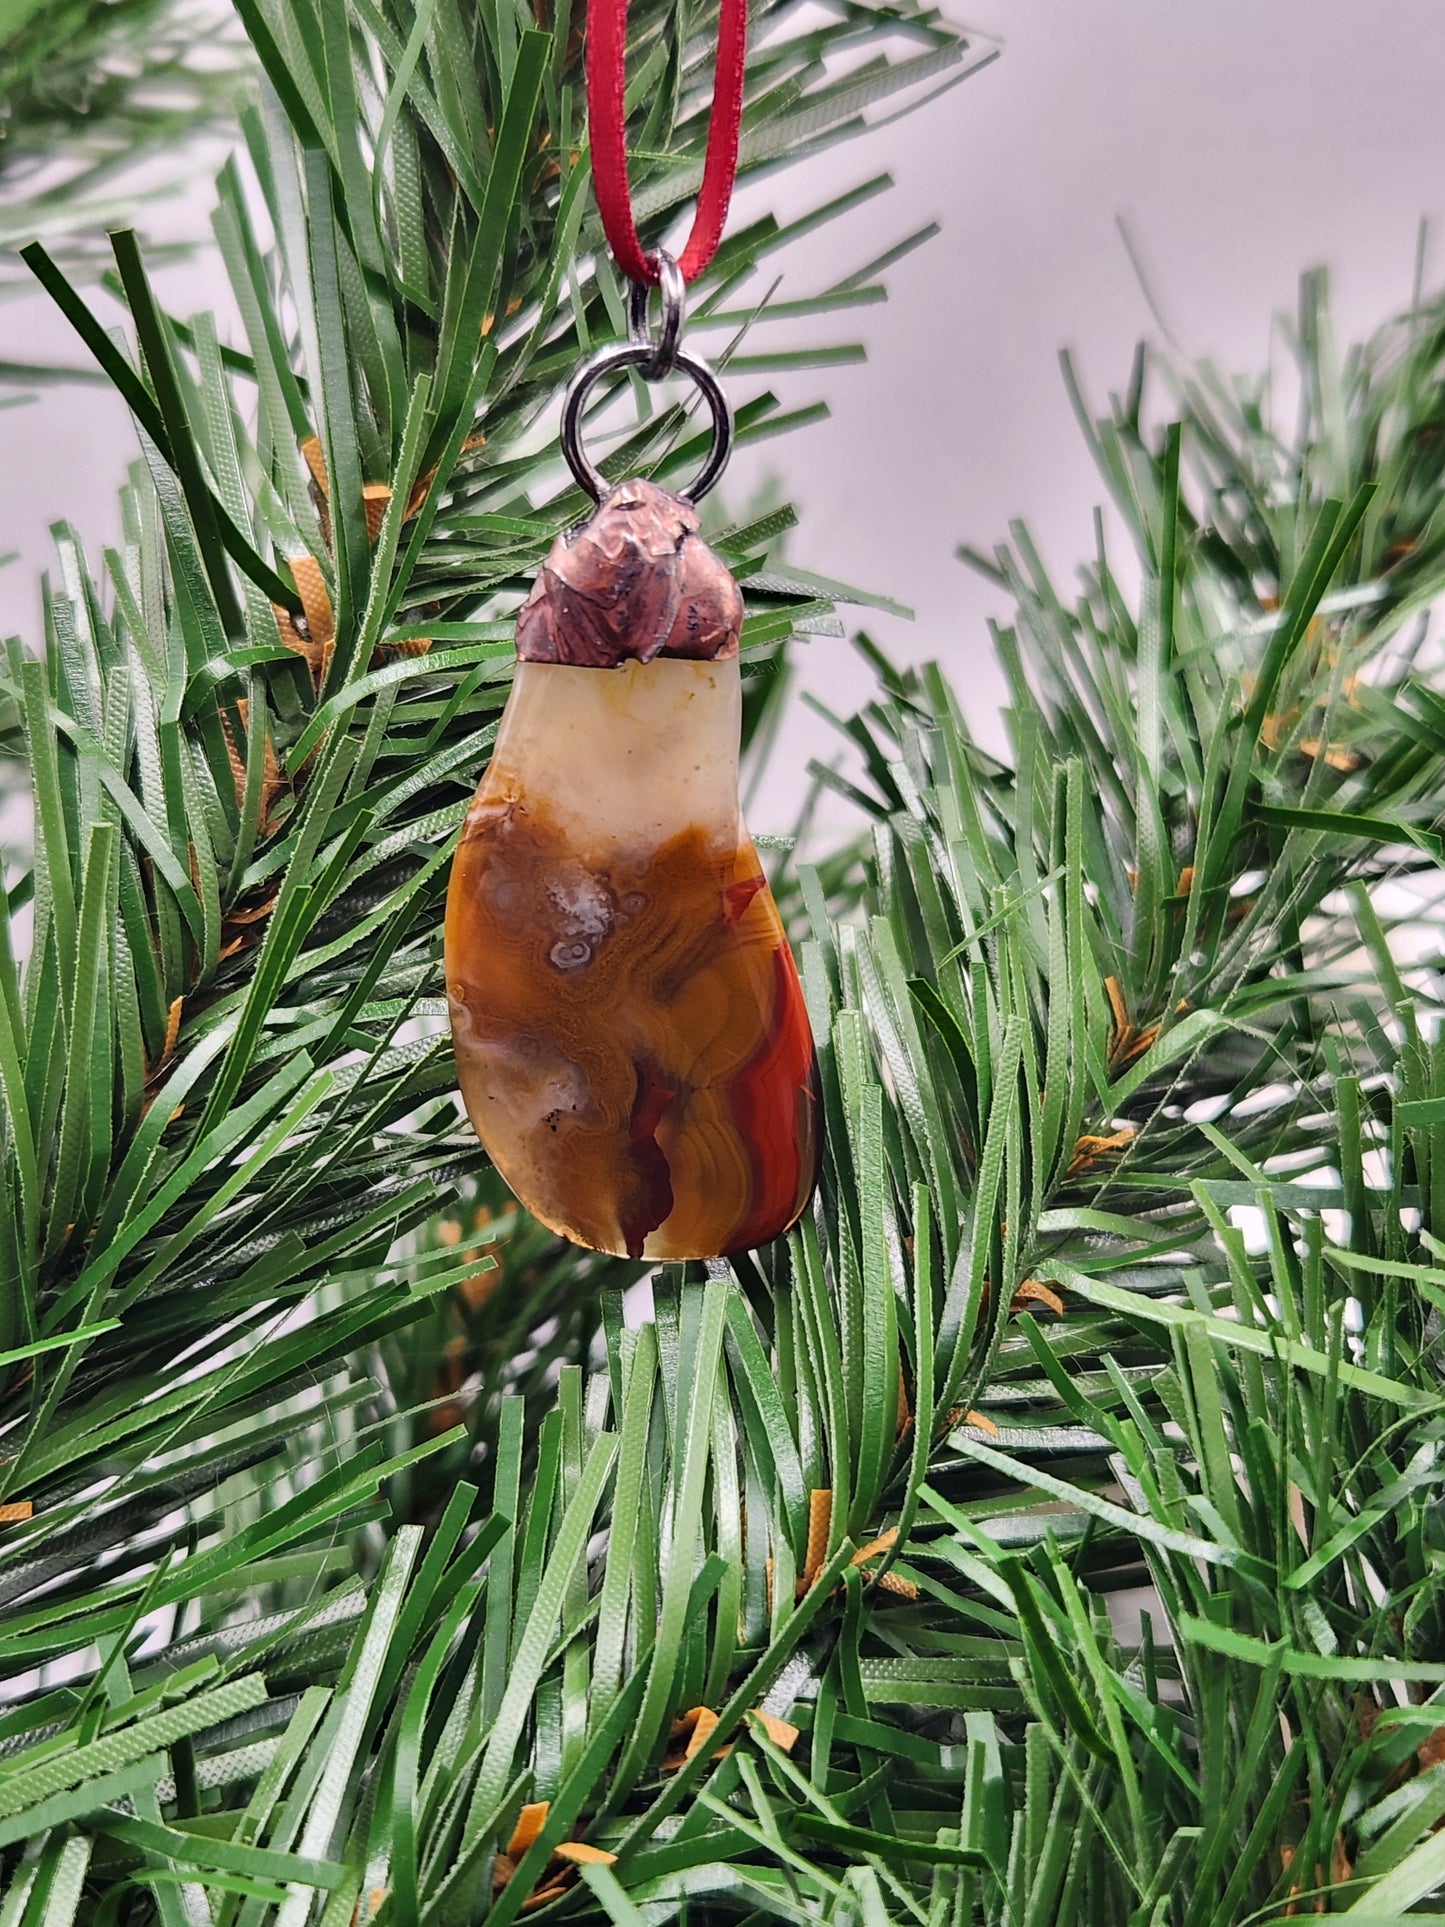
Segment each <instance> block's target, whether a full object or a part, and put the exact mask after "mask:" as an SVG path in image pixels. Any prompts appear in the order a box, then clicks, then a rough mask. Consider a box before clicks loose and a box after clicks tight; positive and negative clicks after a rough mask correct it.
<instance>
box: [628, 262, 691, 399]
mask: <svg viewBox="0 0 1445 1927" xmlns="http://www.w3.org/2000/svg"><path fill="white" fill-rule="evenodd" d="M650 264H651V265H652V266H654V267H655V268H656V269H657V289H658V293H659V294H660V296H661V298H662V317H661V320H660V322H659V324H658V330H657V334H656V336H655V337H654V336H652V335H650V334H649V333H648V330H647V307H648V301H647V297H648V295H649V293H650V292H651V290H650V289H649V288H648V286H647V284H646V282H644V281H634V282H633V284H632V287H631V289H630V291H629V293H628V296H627V338H628V340H629V341H632V342H634V343H636V344H637V345H638V346H639V347H641V346H644V345H645V346H648V347H651V348H652V349H653V351H654V352H653V356H652V359H651V361H649V362H645V363H643V364H642V366H641V368H640V370H639V372H640V373H641V375H642V378H643V380H644V381H663V380H665V379H666V377H667V376H668V375H670V374H671V373H672V371H673V369H674V368H675V367H676V366H677V357H678V351H679V348H680V346H681V343H682V330H683V324H684V322H685V321H686V319H687V283H686V282H685V281H684V280H683V278H682V269H681V268H680V267H679V266H678V265H677V262H676V261H674V260H673V258H672V256H671V255H670V254H669V253H668V252H667V250H666V249H665V248H659V249H658V250H657V252H656V253H655V254H654V255H652V256H651V257H650Z"/></svg>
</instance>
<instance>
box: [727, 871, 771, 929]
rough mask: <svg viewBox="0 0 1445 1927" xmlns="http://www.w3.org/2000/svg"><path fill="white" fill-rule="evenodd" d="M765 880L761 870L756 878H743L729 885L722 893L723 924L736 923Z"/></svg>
mask: <svg viewBox="0 0 1445 1927" xmlns="http://www.w3.org/2000/svg"><path fill="white" fill-rule="evenodd" d="M765 880H766V879H765V878H764V876H763V873H762V871H761V870H759V871H758V873H757V875H756V876H751V877H743V878H742V879H741V881H740V882H738V883H730V884H729V885H728V887H727V888H726V890H724V891H723V922H724V923H736V922H737V921H738V919H739V918H740V917H741V916H742V914H743V912H744V911H745V910H746V909H747V907H748V905H749V904H750V903H751V902H752V900H753V898H754V897H755V896H756V895H757V894H758V892H759V890H761V889H762V887H763V884H764V882H765Z"/></svg>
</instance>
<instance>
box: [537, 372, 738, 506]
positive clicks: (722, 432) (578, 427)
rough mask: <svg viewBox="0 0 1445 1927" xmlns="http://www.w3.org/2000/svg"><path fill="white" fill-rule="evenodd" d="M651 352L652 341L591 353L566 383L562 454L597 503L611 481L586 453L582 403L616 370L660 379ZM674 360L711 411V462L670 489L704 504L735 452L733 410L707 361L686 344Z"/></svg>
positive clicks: (686, 499) (646, 379)
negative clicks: (653, 370)
mask: <svg viewBox="0 0 1445 1927" xmlns="http://www.w3.org/2000/svg"><path fill="white" fill-rule="evenodd" d="M653 353H654V348H653V344H652V343H651V342H650V341H616V342H613V343H612V344H611V346H610V347H607V348H603V349H601V350H600V351H599V352H598V353H597V354H595V355H593V357H592V359H591V360H590V361H584V362H583V364H582V366H581V367H580V368H579V369H578V370H577V372H576V374H575V375H574V376H573V377H572V379H571V381H570V382H569V383H568V385H567V393H566V396H565V398H564V400H563V403H562V453H563V454H564V455H565V456H566V458H567V466H568V468H570V469H571V471H572V473H573V475H575V476H576V478H577V481H578V483H579V484H580V486H581V487H582V488H584V489H586V491H587V493H588V494H589V495H590V496H591V497H592V499H593V501H594V502H600V501H601V500H602V498H603V496H604V495H606V494H607V493H608V491H609V490H610V488H611V487H612V484H611V483H610V482H609V481H608V480H607V478H606V477H605V476H604V475H603V474H602V473H601V471H600V470H599V469H597V468H595V467H594V466H593V464H592V463H591V461H589V459H588V457H587V451H586V450H585V449H584V448H583V446H582V410H583V407H584V405H585V403H586V401H587V397H588V396H589V395H590V394H591V393H592V390H593V389H594V388H595V387H596V385H597V383H598V382H599V381H601V379H602V377H603V376H604V375H610V374H611V373H612V372H613V370H614V369H617V368H636V369H637V370H638V372H639V373H640V374H641V376H642V377H643V379H644V380H645V381H650V380H654V379H656V377H654V376H653V375H651V374H650V372H649V369H650V364H651V361H652V357H653ZM674 362H675V367H674V372H676V373H681V374H685V375H687V376H688V377H689V378H690V379H691V381H692V382H693V384H694V386H695V387H696V388H697V390H698V392H699V393H700V394H701V396H702V398H703V400H704V401H705V402H706V403H707V405H708V410H709V412H710V413H711V415H712V447H711V448H710V449H709V450H708V453H707V460H706V461H705V462H704V463H703V465H702V467H701V468H700V469H699V470H698V472H697V474H696V476H695V477H694V478H693V480H692V481H691V482H689V483H688V485H687V487H686V488H678V489H674V490H673V491H672V493H673V494H674V495H676V496H679V497H680V498H681V499H682V500H683V501H684V502H700V501H701V500H702V498H703V496H704V495H706V494H707V492H708V490H709V489H710V488H711V487H712V486H713V484H714V483H715V482H716V481H717V479H718V477H719V476H720V475H721V474H722V472H723V470H724V469H725V468H726V467H727V465H728V457H729V456H730V455H731V454H732V452H733V411H732V409H731V407H730V406H729V404H728V398H727V396H726V395H725V394H724V393H723V390H722V384H721V382H719V380H718V378H717V376H716V375H715V374H714V373H713V371H712V369H711V368H709V367H708V365H707V363H706V362H705V361H702V360H700V359H699V357H698V356H697V355H693V354H689V353H688V351H687V349H686V348H679V349H678V350H677V351H676V354H675V356H674Z"/></svg>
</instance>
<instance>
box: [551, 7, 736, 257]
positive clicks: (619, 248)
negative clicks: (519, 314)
mask: <svg viewBox="0 0 1445 1927" xmlns="http://www.w3.org/2000/svg"><path fill="white" fill-rule="evenodd" d="M747 40H748V0H721V5H720V8H719V13H718V47H717V74H716V77H715V79H714V81H713V94H712V116H711V118H710V120H709V121H708V129H707V155H706V158H705V159H704V161H703V168H702V187H701V189H700V190H699V192H698V197H697V213H696V214H695V215H694V216H693V223H692V232H691V234H689V235H688V237H687V246H686V247H685V248H684V249H683V251H682V253H681V255H680V256H679V258H678V266H679V267H680V268H681V270H682V278H683V280H684V281H695V280H696V279H697V277H698V276H699V275H700V274H701V273H702V271H703V269H704V268H705V267H706V266H707V264H708V262H709V261H711V259H712V258H713V256H714V254H716V253H717V244H718V242H719V241H720V240H721V239H722V231H723V222H724V221H725V220H726V219H727V212H728V202H729V201H730V200H731V199H732V192H733V179H734V176H735V175H736V173H737V169H738V130H739V126H740V124H741V121H742V113H743V69H744V66H745V64H746V57H747ZM626 47H627V0H587V127H588V133H589V137H590V140H591V144H592V186H593V192H594V193H595V194H596V196H597V211H598V213H599V214H600V215H601V216H602V231H603V233H604V234H605V235H606V236H607V245H608V246H609V247H610V248H611V250H612V255H613V259H614V260H615V261H616V263H617V265H618V267H619V268H621V270H622V272H623V273H624V274H626V275H629V276H630V277H631V279H632V280H634V281H640V282H642V283H643V285H644V286H646V287H655V286H656V284H657V265H656V263H655V262H654V261H653V259H652V257H651V256H650V255H647V254H644V253H643V250H642V243H641V242H640V241H639V240H638V238H637V227H636V225H635V223H634V221H633V219H632V195H631V193H630V192H629V190H628V186H627V148H626V140H625V127H624V118H625V117H624V114H623V88H624V84H625V73H624V55H625V53H626Z"/></svg>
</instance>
